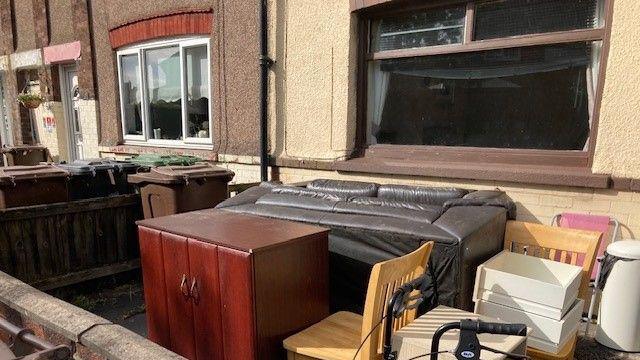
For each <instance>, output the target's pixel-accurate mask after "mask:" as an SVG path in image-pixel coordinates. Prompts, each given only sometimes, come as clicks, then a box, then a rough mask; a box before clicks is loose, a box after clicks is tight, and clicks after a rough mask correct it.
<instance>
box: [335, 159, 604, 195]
mask: <svg viewBox="0 0 640 360" xmlns="http://www.w3.org/2000/svg"><path fill="white" fill-rule="evenodd" d="M331 168H332V169H333V170H336V171H344V172H359V173H375V174H389V175H409V176H425V177H438V178H450V179H470V180H485V181H504V182H514V183H522V184H538V185H563V186H575V187H586V188H598V189H605V188H609V187H610V182H611V177H610V176H609V175H605V174H593V173H592V172H591V169H589V168H586V167H565V166H546V165H514V164H500V163H481V164H480V163H467V162H442V161H425V160H409V159H391V158H382V157H371V156H369V157H361V158H355V159H351V160H345V161H338V162H335V163H333V164H332V166H331Z"/></svg>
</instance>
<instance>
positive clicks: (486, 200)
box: [443, 191, 517, 220]
mask: <svg viewBox="0 0 640 360" xmlns="http://www.w3.org/2000/svg"><path fill="white" fill-rule="evenodd" d="M492 193H494V194H492V195H495V196H491V195H489V194H487V196H477V197H464V198H462V199H451V200H448V201H447V202H445V203H444V205H443V211H447V210H449V209H451V208H454V207H469V206H477V207H500V208H503V209H505V210H506V211H507V217H508V218H509V220H515V218H516V215H517V207H516V204H515V203H514V202H513V201H512V200H511V199H510V198H509V197H508V196H507V195H506V194H505V193H504V192H501V191H500V192H497V193H498V194H495V192H492Z"/></svg>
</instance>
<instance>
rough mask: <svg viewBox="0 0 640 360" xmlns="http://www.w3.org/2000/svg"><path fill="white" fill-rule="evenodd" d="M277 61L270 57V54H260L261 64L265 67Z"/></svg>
mask: <svg viewBox="0 0 640 360" xmlns="http://www.w3.org/2000/svg"><path fill="white" fill-rule="evenodd" d="M275 63H276V61H275V60H273V59H272V58H270V57H269V56H267V55H260V66H263V67H266V68H270V67H272V66H273V64H275Z"/></svg>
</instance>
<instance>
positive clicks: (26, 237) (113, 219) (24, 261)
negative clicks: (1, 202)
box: [0, 195, 142, 290]
mask: <svg viewBox="0 0 640 360" xmlns="http://www.w3.org/2000/svg"><path fill="white" fill-rule="evenodd" d="M141 218H142V209H141V204H140V196H139V195H120V196H112V197H105V198H96V199H89V200H80V201H73V202H68V203H59V204H51V205H38V206H28V207H21V208H12V209H5V210H0V270H1V271H3V272H6V273H8V274H10V275H12V276H14V277H16V278H18V279H20V280H22V281H24V282H27V283H29V284H31V285H33V286H35V287H37V288H40V289H43V290H47V289H52V288H55V287H60V286H65V285H70V284H74V283H77V282H80V281H84V280H90V279H94V278H98V277H101V276H107V275H111V274H115V273H118V272H123V271H127V270H130V269H135V268H137V267H139V266H140V259H139V248H138V235H137V229H136V225H135V221H136V220H139V219H141Z"/></svg>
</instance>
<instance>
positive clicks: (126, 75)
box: [120, 54, 142, 135]
mask: <svg viewBox="0 0 640 360" xmlns="http://www.w3.org/2000/svg"><path fill="white" fill-rule="evenodd" d="M120 71H121V72H122V73H121V74H120V78H121V79H122V109H123V116H124V119H123V121H124V128H125V133H126V135H142V106H141V98H142V97H141V96H140V64H139V63H138V55H137V54H132V55H123V56H121V57H120Z"/></svg>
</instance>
